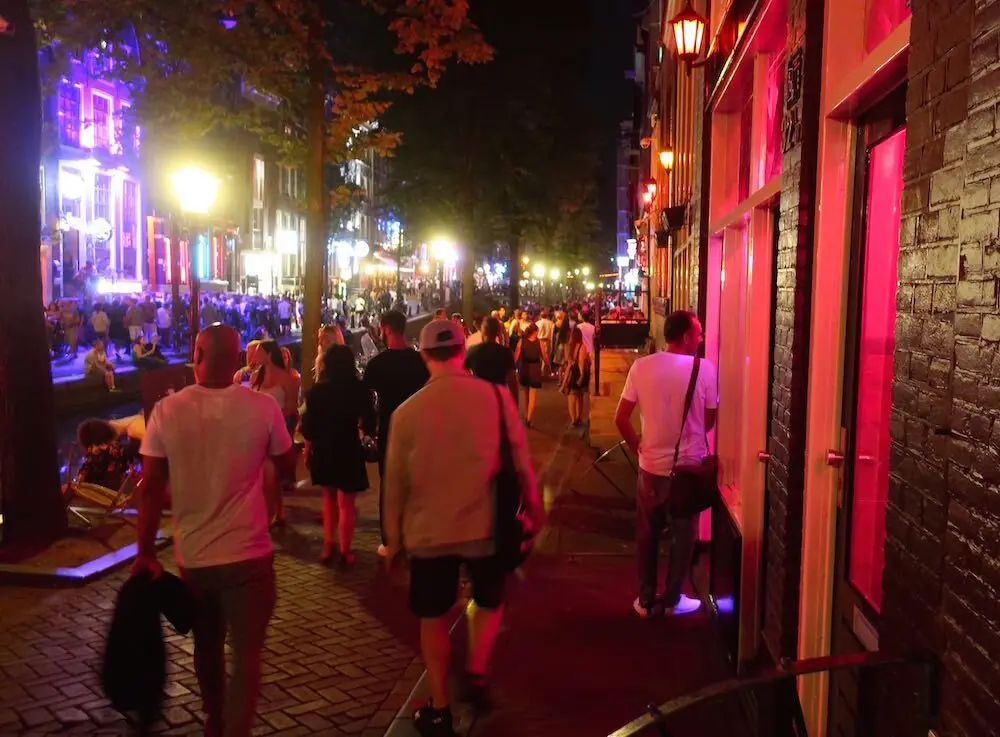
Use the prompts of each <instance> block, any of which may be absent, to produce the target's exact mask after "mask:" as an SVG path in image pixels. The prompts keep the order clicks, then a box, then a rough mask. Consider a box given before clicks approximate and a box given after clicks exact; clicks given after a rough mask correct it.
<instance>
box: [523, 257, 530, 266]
mask: <svg viewBox="0 0 1000 737" xmlns="http://www.w3.org/2000/svg"><path fill="white" fill-rule="evenodd" d="M521 263H522V264H524V265H525V266H527V265H528V264H530V263H531V257H529V256H522V257H521Z"/></svg>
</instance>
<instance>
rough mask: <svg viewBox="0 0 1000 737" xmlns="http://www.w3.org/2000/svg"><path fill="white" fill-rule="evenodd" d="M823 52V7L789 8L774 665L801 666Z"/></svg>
mask: <svg viewBox="0 0 1000 737" xmlns="http://www.w3.org/2000/svg"><path fill="white" fill-rule="evenodd" d="M822 46H823V2H822V0H791V2H790V3H789V7H788V56H787V61H786V71H785V111H784V122H783V131H782V137H783V146H782V147H783V151H784V157H783V159H782V172H781V203H780V222H779V226H778V228H779V236H778V273H777V298H776V303H775V327H774V366H773V376H772V385H773V403H772V407H771V415H772V422H771V436H770V439H769V446H770V452H771V461H770V463H769V464H768V474H767V489H768V515H769V517H768V519H769V523H768V530H767V546H768V548H767V561H766V564H765V565H766V571H765V576H766V591H767V599H766V601H765V605H764V623H763V635H764V642H765V644H766V646H767V649H768V651H769V653H770V656H771V657H772V658H773V659H775V660H777V659H779V658H783V657H789V658H794V657H795V655H796V651H797V644H798V643H797V641H798V616H799V579H800V574H801V568H802V512H803V504H802V489H803V477H804V471H805V441H806V389H807V386H806V384H807V377H808V371H809V348H808V346H809V319H810V317H809V316H810V303H811V299H812V248H813V229H814V215H815V206H814V202H815V195H816V162H817V155H818V134H819V90H820V80H821V76H820V72H821V66H820V64H821V56H822Z"/></svg>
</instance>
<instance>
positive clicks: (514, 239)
mask: <svg viewBox="0 0 1000 737" xmlns="http://www.w3.org/2000/svg"><path fill="white" fill-rule="evenodd" d="M521 271H523V265H522V264H521V235H520V233H513V234H511V236H510V265H509V266H508V267H507V275H508V276H509V277H510V286H509V287H508V288H507V299H508V300H510V309H512V310H513V309H516V308H517V306H518V305H519V304H521Z"/></svg>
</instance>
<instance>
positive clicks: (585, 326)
mask: <svg viewBox="0 0 1000 737" xmlns="http://www.w3.org/2000/svg"><path fill="white" fill-rule="evenodd" d="M577 327H578V328H580V334H581V335H582V336H583V347H584V348H586V349H587V353H589V354H590V355H594V333H595V332H597V331H596V328H594V326H593V325H591V324H590V323H589V322H581V323H578V324H577Z"/></svg>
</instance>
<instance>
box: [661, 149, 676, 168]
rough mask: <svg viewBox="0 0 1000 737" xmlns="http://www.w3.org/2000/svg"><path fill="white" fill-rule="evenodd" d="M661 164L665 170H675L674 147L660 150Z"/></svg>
mask: <svg viewBox="0 0 1000 737" xmlns="http://www.w3.org/2000/svg"><path fill="white" fill-rule="evenodd" d="M660 166H662V167H663V170H664V171H673V169H674V151H673V149H669V148H668V149H664V150H663V151H660Z"/></svg>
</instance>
